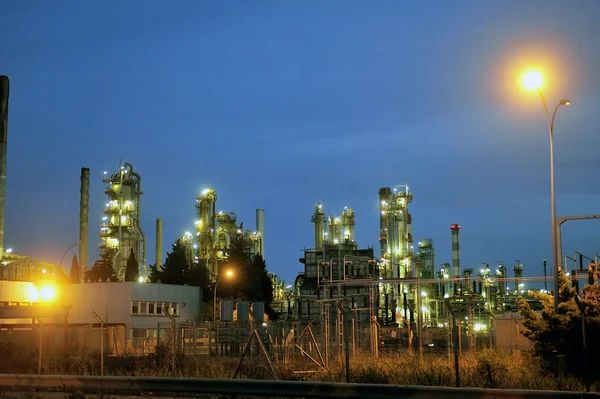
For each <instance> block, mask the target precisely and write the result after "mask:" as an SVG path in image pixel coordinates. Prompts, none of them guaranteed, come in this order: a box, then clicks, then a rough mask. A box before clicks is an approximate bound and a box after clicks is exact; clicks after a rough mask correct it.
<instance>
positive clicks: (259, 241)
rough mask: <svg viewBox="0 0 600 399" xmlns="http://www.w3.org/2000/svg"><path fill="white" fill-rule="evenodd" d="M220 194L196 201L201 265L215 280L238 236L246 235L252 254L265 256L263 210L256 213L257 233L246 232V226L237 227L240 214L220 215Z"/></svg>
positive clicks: (206, 192)
mask: <svg viewBox="0 0 600 399" xmlns="http://www.w3.org/2000/svg"><path fill="white" fill-rule="evenodd" d="M216 205H217V193H216V192H215V190H213V189H211V188H208V189H205V190H203V191H202V193H201V194H200V195H199V196H198V197H197V198H196V211H197V212H196V222H195V236H196V243H195V245H194V248H195V249H196V258H195V260H196V261H197V262H204V264H205V265H206V266H207V267H208V269H209V271H210V273H211V275H212V276H213V278H216V276H217V274H218V272H219V262H220V261H224V260H225V259H226V258H227V249H228V248H229V245H230V242H231V239H232V238H233V236H234V235H240V234H241V235H243V236H244V238H245V239H247V240H249V241H250V242H251V243H252V245H251V249H252V254H260V255H261V256H262V257H263V258H264V257H265V253H264V239H263V238H264V215H265V211H264V210H263V209H257V210H256V229H255V230H254V231H251V230H244V228H243V223H240V224H238V223H237V217H236V214H235V213H233V212H231V213H227V212H223V211H219V212H217V211H216Z"/></svg>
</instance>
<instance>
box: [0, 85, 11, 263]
mask: <svg viewBox="0 0 600 399" xmlns="http://www.w3.org/2000/svg"><path fill="white" fill-rule="evenodd" d="M9 91H10V82H9V80H8V76H0V258H2V256H3V255H4V210H5V206H6V146H7V136H8V93H9Z"/></svg>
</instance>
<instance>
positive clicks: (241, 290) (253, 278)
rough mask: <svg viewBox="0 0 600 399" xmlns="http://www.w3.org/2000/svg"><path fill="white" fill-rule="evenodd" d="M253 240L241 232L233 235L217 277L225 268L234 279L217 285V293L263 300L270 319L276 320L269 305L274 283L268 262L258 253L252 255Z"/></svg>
mask: <svg viewBox="0 0 600 399" xmlns="http://www.w3.org/2000/svg"><path fill="white" fill-rule="evenodd" d="M251 248H252V242H251V241H250V240H249V239H248V237H247V236H246V235H244V234H237V235H235V236H234V237H232V239H231V241H230V245H229V249H228V250H227V259H226V260H224V261H221V262H219V271H218V275H217V278H222V277H223V276H224V275H225V273H226V272H227V271H228V270H232V271H233V278H232V279H230V280H228V281H227V282H226V283H225V282H222V283H220V284H219V287H218V292H217V296H218V297H220V298H235V299H239V300H245V301H252V302H264V303H265V305H266V306H265V312H266V313H267V314H268V315H269V318H271V319H276V315H275V312H273V311H272V309H271V308H270V306H269V304H270V303H271V302H273V284H272V281H271V279H270V278H269V275H268V273H267V265H266V262H265V260H264V259H263V257H262V256H261V255H260V254H257V255H254V256H253V255H252V253H251Z"/></svg>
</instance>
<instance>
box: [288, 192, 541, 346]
mask: <svg viewBox="0 0 600 399" xmlns="http://www.w3.org/2000/svg"><path fill="white" fill-rule="evenodd" d="M379 200H380V218H379V220H380V237H379V242H380V245H381V247H380V254H381V255H380V257H379V258H377V257H376V255H375V253H374V250H373V248H363V249H359V245H358V243H357V242H356V241H355V236H354V230H355V223H354V219H355V215H354V211H353V210H352V209H350V208H344V209H343V210H342V212H341V213H340V215H339V216H335V215H332V216H326V212H325V209H324V208H323V206H322V204H320V203H318V204H317V205H316V206H315V207H314V210H313V214H312V217H311V219H310V220H311V222H312V223H314V226H315V229H314V231H315V233H314V248H310V249H305V250H304V256H303V257H302V258H301V259H300V263H302V264H303V265H304V271H302V272H300V273H299V275H298V277H297V278H296V281H295V282H294V285H293V292H292V293H291V295H290V296H289V301H290V306H289V311H288V314H287V317H288V318H291V319H298V320H310V319H320V320H321V321H323V320H330V319H335V320H338V321H339V318H340V317H341V316H340V311H339V307H337V306H336V304H335V303H336V302H337V303H339V304H340V305H341V307H342V308H344V309H348V310H350V311H351V312H352V314H353V318H354V320H355V321H356V322H357V323H359V324H362V325H370V324H372V323H376V324H377V325H378V326H380V328H381V333H382V334H383V336H386V335H388V336H390V337H397V338H398V339H399V340H400V338H399V337H404V341H406V344H407V345H412V342H413V339H415V341H414V342H420V343H421V344H423V343H425V344H428V345H429V346H435V345H436V344H440V343H442V342H443V343H444V345H446V344H448V343H449V342H451V332H450V333H449V331H450V330H449V328H448V320H449V317H450V315H453V316H454V317H456V318H457V320H459V324H460V327H461V332H460V334H461V335H463V336H464V337H463V338H464V339H463V340H462V341H461V342H464V343H465V344H464V345H471V346H472V347H474V345H476V339H485V340H487V341H486V343H489V334H490V333H491V332H492V331H493V330H494V323H495V316H496V315H498V314H503V313H506V312H514V311H516V299H517V297H518V296H523V297H525V298H526V300H528V301H530V302H531V304H532V306H533V307H534V308H539V304H538V303H537V301H536V300H534V299H533V298H531V297H529V295H528V292H529V291H528V290H525V288H524V284H523V282H522V275H523V265H522V264H520V263H519V262H517V263H516V264H515V266H514V268H513V272H514V278H509V277H508V276H507V268H506V266H504V264H502V263H498V265H497V266H496V267H495V268H494V269H491V268H490V266H489V264H482V265H481V267H480V269H479V271H478V273H476V275H475V276H474V275H473V269H472V268H466V269H464V270H462V271H461V264H460V237H459V233H460V228H461V226H460V225H458V224H452V225H451V226H450V235H449V240H448V245H449V247H451V248H452V264H450V263H443V264H441V267H440V268H439V269H438V271H436V263H435V262H436V260H435V250H434V246H433V241H432V240H431V239H429V238H424V239H421V240H420V241H418V243H417V248H416V251H415V248H414V246H413V237H412V217H411V214H410V212H409V204H410V203H411V202H412V200H413V194H412V192H411V191H410V189H409V187H408V185H406V184H403V185H399V186H397V187H394V188H390V187H383V188H381V189H380V190H379ZM513 284H514V285H513ZM338 324H339V323H338ZM336 325H337V324H336ZM448 334H450V335H448ZM478 337H479V338H478ZM484 337H485V338H484Z"/></svg>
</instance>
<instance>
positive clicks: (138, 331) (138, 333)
mask: <svg viewBox="0 0 600 399" xmlns="http://www.w3.org/2000/svg"><path fill="white" fill-rule="evenodd" d="M132 336H133V338H146V329H145V328H134V329H133V332H132Z"/></svg>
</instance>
